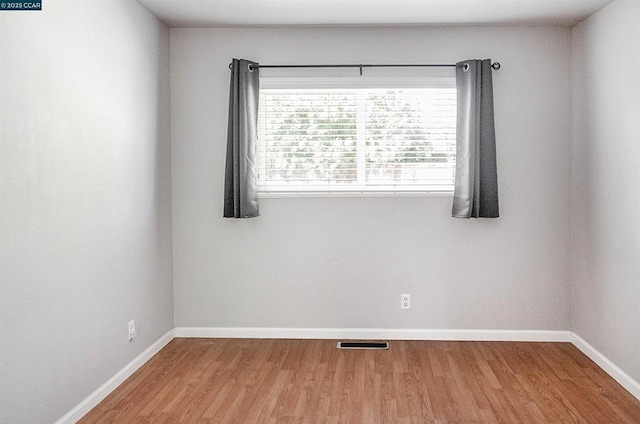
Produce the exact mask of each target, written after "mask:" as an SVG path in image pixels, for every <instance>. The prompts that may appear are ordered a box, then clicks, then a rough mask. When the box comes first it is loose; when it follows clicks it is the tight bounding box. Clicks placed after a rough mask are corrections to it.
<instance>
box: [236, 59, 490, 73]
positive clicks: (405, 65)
mask: <svg viewBox="0 0 640 424" xmlns="http://www.w3.org/2000/svg"><path fill="white" fill-rule="evenodd" d="M455 66H456V65H455V64H402V65H397V64H385V65H372V64H357V65H356V64H351V65H260V64H256V65H249V70H252V69H253V68H360V75H362V68H453V67H455ZM491 67H492V68H493V69H494V70H496V71H497V70H498V69H500V63H499V62H493V63H492V64H491ZM229 69H231V63H230V64H229Z"/></svg>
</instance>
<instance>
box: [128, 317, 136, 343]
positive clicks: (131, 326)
mask: <svg viewBox="0 0 640 424" xmlns="http://www.w3.org/2000/svg"><path fill="white" fill-rule="evenodd" d="M137 335H138V330H136V321H135V320H133V319H132V320H131V321H129V341H131V340H133V339H135V338H136V336H137Z"/></svg>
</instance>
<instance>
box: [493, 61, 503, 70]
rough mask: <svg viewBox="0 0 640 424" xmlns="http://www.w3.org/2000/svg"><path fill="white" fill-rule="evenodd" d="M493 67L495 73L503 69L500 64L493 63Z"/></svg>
mask: <svg viewBox="0 0 640 424" xmlns="http://www.w3.org/2000/svg"><path fill="white" fill-rule="evenodd" d="M491 67H492V68H493V69H494V70H495V71H497V70H499V69H500V68H501V66H500V62H493V63H492V64H491Z"/></svg>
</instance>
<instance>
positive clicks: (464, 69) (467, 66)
mask: <svg viewBox="0 0 640 424" xmlns="http://www.w3.org/2000/svg"><path fill="white" fill-rule="evenodd" d="M462 70H463V71H465V72H467V71H468V70H469V64H468V63H465V64H464V65H462Z"/></svg>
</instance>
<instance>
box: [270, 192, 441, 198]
mask: <svg viewBox="0 0 640 424" xmlns="http://www.w3.org/2000/svg"><path fill="white" fill-rule="evenodd" d="M320 197H414V198H416V197H422V198H425V197H445V198H453V192H452V191H398V192H389V191H340V192H326V191H318V192H310V191H306V192H271V193H258V198H260V199H304V198H320Z"/></svg>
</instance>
